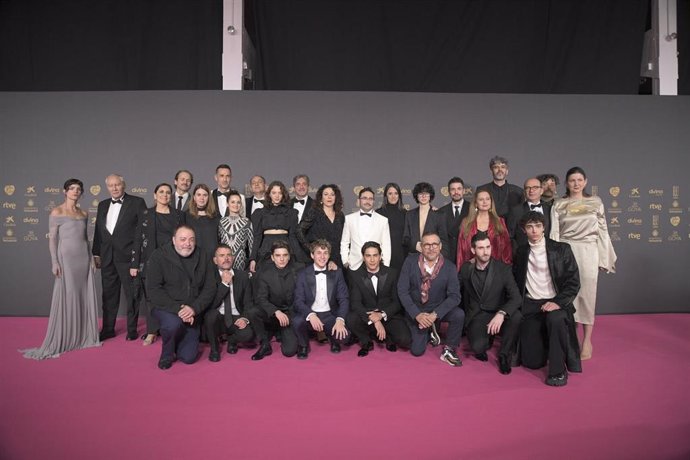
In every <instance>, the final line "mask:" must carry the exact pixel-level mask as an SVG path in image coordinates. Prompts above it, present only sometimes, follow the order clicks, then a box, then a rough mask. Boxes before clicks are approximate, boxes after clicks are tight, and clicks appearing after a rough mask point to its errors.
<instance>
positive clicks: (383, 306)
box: [349, 264, 402, 323]
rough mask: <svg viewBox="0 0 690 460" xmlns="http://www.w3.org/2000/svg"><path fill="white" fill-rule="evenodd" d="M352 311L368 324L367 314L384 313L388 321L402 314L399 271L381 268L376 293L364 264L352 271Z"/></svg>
mask: <svg viewBox="0 0 690 460" xmlns="http://www.w3.org/2000/svg"><path fill="white" fill-rule="evenodd" d="M349 280H350V309H351V310H352V312H354V313H356V314H357V315H358V316H359V317H360V318H362V320H363V321H364V322H365V323H366V322H367V321H368V320H369V315H368V314H367V312H371V311H375V310H378V311H383V312H385V313H386V316H387V317H388V319H391V318H393V316H395V315H398V314H399V313H401V312H402V307H401V306H400V301H399V300H398V271H397V270H395V269H394V268H388V267H386V266H385V265H383V264H382V265H381V266H380V267H379V272H378V284H377V287H376V291H374V285H373V283H372V282H371V279H370V278H369V276H368V275H367V267H366V266H365V265H364V264H362V265H360V267H359V268H358V269H357V270H351V271H350V277H349Z"/></svg>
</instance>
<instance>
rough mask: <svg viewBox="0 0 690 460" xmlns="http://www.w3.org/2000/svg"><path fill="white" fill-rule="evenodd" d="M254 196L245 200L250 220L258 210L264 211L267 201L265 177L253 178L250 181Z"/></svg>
mask: <svg viewBox="0 0 690 460" xmlns="http://www.w3.org/2000/svg"><path fill="white" fill-rule="evenodd" d="M249 186H250V187H251V188H252V196H248V197H247V198H245V206H244V208H245V210H246V213H247V216H249V219H251V218H252V217H251V216H252V214H253V213H254V211H256V210H257V209H262V208H263V207H264V203H265V200H266V179H264V177H263V176H252V178H251V180H250V181H249Z"/></svg>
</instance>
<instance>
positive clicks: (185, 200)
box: [170, 169, 194, 212]
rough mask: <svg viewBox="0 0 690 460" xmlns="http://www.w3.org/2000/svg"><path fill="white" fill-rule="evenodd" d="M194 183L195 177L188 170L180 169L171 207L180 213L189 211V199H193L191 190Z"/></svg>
mask: <svg viewBox="0 0 690 460" xmlns="http://www.w3.org/2000/svg"><path fill="white" fill-rule="evenodd" d="M193 183H194V176H193V175H192V173H191V172H190V171H187V170H186V169H180V170H179V171H177V173H175V194H174V195H173V197H172V202H171V203H170V206H172V207H173V208H175V209H177V210H178V211H180V212H187V211H188V210H189V199H190V198H191V196H190V194H189V190H190V189H191V188H192V184H193Z"/></svg>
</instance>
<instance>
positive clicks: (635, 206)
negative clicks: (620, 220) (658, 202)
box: [628, 201, 642, 212]
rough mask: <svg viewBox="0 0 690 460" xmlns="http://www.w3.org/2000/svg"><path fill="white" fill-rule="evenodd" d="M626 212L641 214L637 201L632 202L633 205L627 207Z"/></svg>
mask: <svg viewBox="0 0 690 460" xmlns="http://www.w3.org/2000/svg"><path fill="white" fill-rule="evenodd" d="M628 212H642V208H640V205H639V204H637V201H633V204H631V205H630V206H628Z"/></svg>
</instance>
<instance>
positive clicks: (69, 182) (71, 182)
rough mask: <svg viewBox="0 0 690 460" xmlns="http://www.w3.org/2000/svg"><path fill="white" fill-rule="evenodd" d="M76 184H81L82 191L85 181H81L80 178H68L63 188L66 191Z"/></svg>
mask: <svg viewBox="0 0 690 460" xmlns="http://www.w3.org/2000/svg"><path fill="white" fill-rule="evenodd" d="M74 184H77V185H78V186H79V188H81V191H82V192H83V191H84V183H83V182H82V181H80V180H79V179H67V180H66V181H65V184H64V185H63V186H62V188H63V190H64V191H65V192H66V191H67V190H69V188H70V187H71V186H73V185H74Z"/></svg>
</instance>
